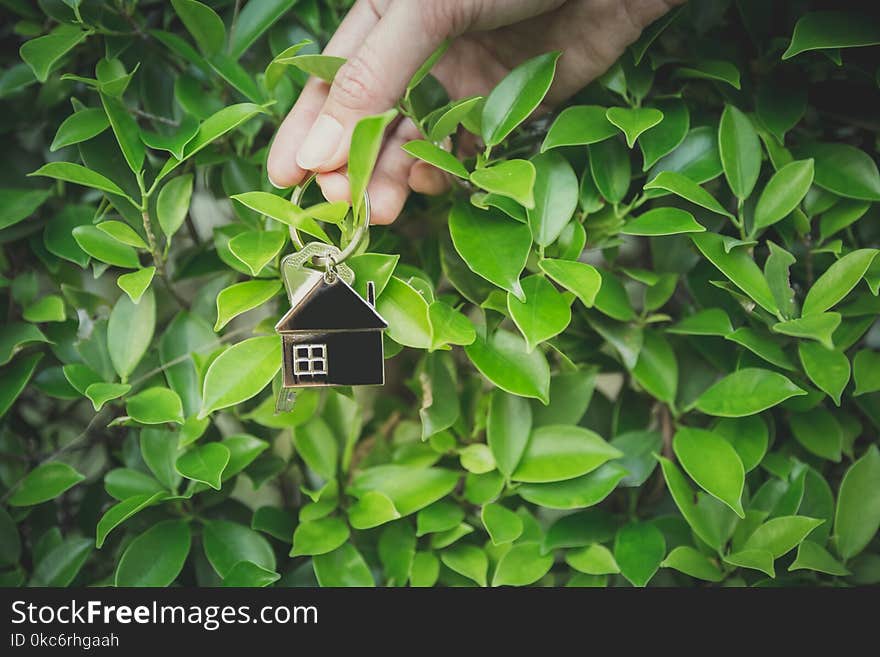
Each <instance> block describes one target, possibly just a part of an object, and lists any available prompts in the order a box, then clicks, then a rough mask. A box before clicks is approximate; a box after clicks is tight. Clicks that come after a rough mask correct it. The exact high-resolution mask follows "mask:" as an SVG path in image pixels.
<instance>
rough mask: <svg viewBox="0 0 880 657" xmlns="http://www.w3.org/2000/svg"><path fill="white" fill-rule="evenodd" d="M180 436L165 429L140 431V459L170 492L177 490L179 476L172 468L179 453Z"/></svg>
mask: <svg viewBox="0 0 880 657" xmlns="http://www.w3.org/2000/svg"><path fill="white" fill-rule="evenodd" d="M180 438H181V437H180V434H178V433H177V432H176V431H170V430H168V429H166V428H159V427H152V428H145V429H143V430H141V434H140V448H141V457H142V458H143V459H144V463H146V464H147V467H148V468H149V469H150V472H152V473H153V475H154V476H155V477H156V479H157V480H158V481H159V482H161V483H162V485H163V486H165V488H167V489H168V490H170V491H174V490H176V489H177V486H178V484H179V483H180V475H179V474H178V473H177V470H176V469H175V467H174V464H175V463H176V461H177V456H178V454H179V453H180V449H179V444H180V442H181V440H180Z"/></svg>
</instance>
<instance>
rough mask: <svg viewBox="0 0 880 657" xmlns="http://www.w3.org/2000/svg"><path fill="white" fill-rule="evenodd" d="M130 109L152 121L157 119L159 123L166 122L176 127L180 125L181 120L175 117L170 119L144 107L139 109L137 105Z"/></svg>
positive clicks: (133, 112) (129, 109)
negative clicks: (176, 119)
mask: <svg viewBox="0 0 880 657" xmlns="http://www.w3.org/2000/svg"><path fill="white" fill-rule="evenodd" d="M128 111H129V112H131V113H132V114H134V115H136V116H140V117H142V118H145V119H150V120H151V121H156V122H157V123H164V124H165V125H170V126H172V127H174V128H179V127H180V121H175V120H174V119H169V118H167V117H164V116H159V115H158V114H153V113H152V112H147V111H145V110H142V109H138V108H137V107H128Z"/></svg>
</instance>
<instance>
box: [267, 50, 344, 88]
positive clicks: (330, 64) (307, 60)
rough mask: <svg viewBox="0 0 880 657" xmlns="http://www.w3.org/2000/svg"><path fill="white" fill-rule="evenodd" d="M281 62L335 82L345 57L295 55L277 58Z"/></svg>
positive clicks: (326, 80) (324, 79)
mask: <svg viewBox="0 0 880 657" xmlns="http://www.w3.org/2000/svg"><path fill="white" fill-rule="evenodd" d="M275 61H276V62H278V63H279V64H287V65H288V66H295V67H296V68H298V69H299V70H301V71H303V72H304V73H306V74H308V75H312V76H314V77H316V78H320V79H322V80H323V81H324V82H333V78H335V77H336V73H337V72H338V71H339V69H340V68H342V65H343V64H345V58H344V57H334V56H332V55H314V54H309V55H295V56H293V57H284V58H280V59H276V60H275Z"/></svg>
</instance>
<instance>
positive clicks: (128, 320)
mask: <svg viewBox="0 0 880 657" xmlns="http://www.w3.org/2000/svg"><path fill="white" fill-rule="evenodd" d="M155 326H156V299H155V297H154V296H153V291H152V290H147V291H146V292H145V293H144V295H143V296H142V297H141V300H140V301H139V302H138V303H134V302H133V301H132V300H131V299H130V298H129V297H128V296H125V295H123V296H120V297H119V299H118V300H117V301H116V305H115V306H113V310H112V312H111V313H110V321H109V322H108V323H107V348H108V350H109V352H110V362H112V363H113V369H115V370H116V373H117V374H118V375H119V378H121V379H122V382H123V383H125V382H127V381H128V376H129V374H131V373H132V372H133V371H134V369H135V368H136V367H137V366H138V363H140V361H141V359H142V358H143V357H144V354H145V353H146V352H147V349H148V348H149V346H150V343H151V342H152V340H153V330H154V329H155Z"/></svg>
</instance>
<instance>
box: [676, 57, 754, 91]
mask: <svg viewBox="0 0 880 657" xmlns="http://www.w3.org/2000/svg"><path fill="white" fill-rule="evenodd" d="M676 75H677V76H678V77H680V78H694V79H698V80H716V81H718V82H726V83H727V84H729V85H730V86H731V87H733V88H734V89H739V88H740V80H739V69H738V68H737V67H736V66H734V65H733V64H731V63H730V62H725V61H721V60H717V59H701V60H696V61H692V62H690V63H689V65H688V66H683V67H681V68H679V69H678V70H677V71H676Z"/></svg>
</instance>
